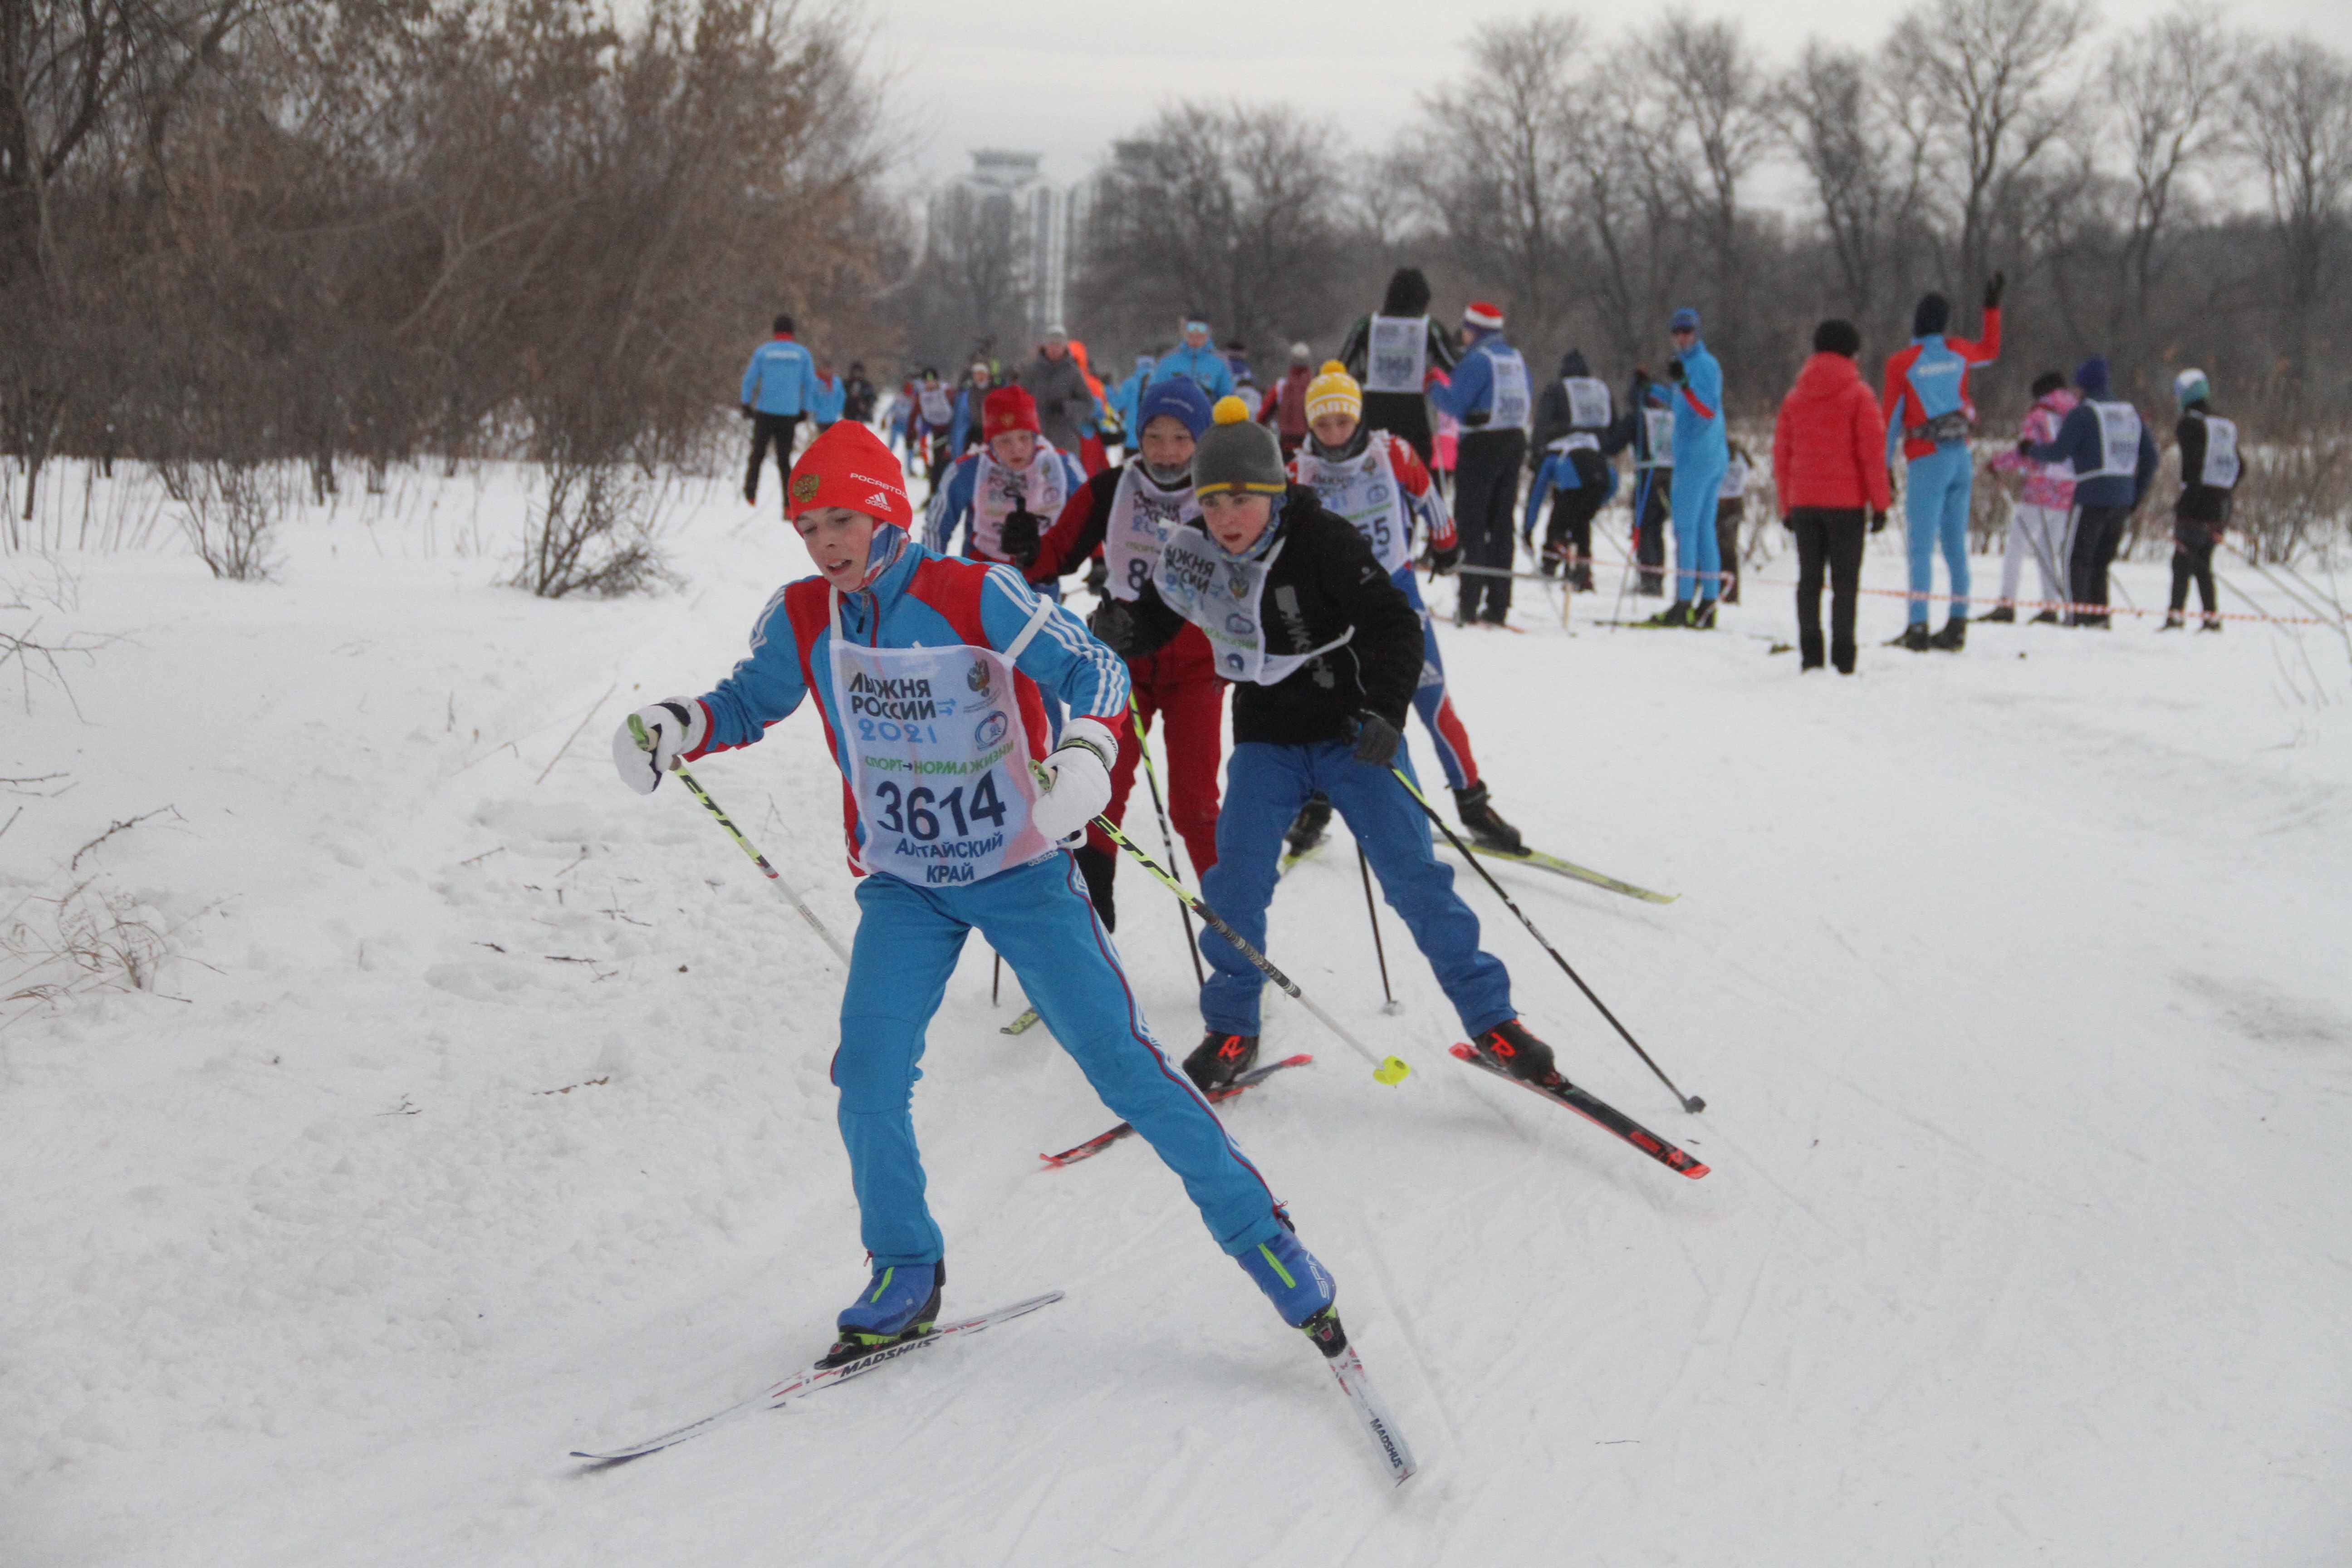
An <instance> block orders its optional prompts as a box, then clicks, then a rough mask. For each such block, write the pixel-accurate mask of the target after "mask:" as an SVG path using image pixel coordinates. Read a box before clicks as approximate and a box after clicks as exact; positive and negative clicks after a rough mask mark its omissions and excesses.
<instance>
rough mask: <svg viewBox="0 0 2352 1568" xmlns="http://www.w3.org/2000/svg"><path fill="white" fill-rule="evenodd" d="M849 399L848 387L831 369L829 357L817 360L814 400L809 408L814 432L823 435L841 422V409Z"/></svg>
mask: <svg viewBox="0 0 2352 1568" xmlns="http://www.w3.org/2000/svg"><path fill="white" fill-rule="evenodd" d="M848 401H849V387H848V385H847V384H845V382H843V380H842V379H841V377H839V376H838V375H835V374H834V371H833V362H832V361H831V360H829V359H824V360H819V361H817V365H816V402H815V403H814V404H813V405H811V406H810V408H809V414H810V416H811V417H812V418H813V419H814V421H815V423H816V433H817V434H818V435H820V436H822V435H824V433H825V432H826V431H827V430H830V429H832V428H833V427H834V426H835V425H837V424H839V423H840V422H841V415H842V409H843V408H844V407H845V405H847V403H848Z"/></svg>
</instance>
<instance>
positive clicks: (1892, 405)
mask: <svg viewBox="0 0 2352 1568" xmlns="http://www.w3.org/2000/svg"><path fill="white" fill-rule="evenodd" d="M2005 281H2006V279H2004V278H2003V276H2002V275H2001V274H2000V273H1999V272H1996V273H1994V274H1993V275H1992V281H1991V282H1990V283H1988V284H1986V285H1985V291H1984V329H1983V330H1984V341H1983V342H1969V340H1968V339H1966V338H1955V337H1948V336H1947V335H1946V334H1945V331H1944V328H1945V327H1946V325H1948V323H1949V322H1950V321H1951V316H1952V305H1951V301H1950V300H1947V299H1945V298H1944V297H1943V296H1942V295H1941V294H1933V293H1931V294H1925V295H1922V296H1921V297H1920V300H1919V304H1918V308H1917V309H1916V310H1913V311H1912V312H1911V342H1910V346H1908V347H1907V348H1904V349H1901V350H1898V351H1897V352H1896V353H1895V354H1894V356H1893V357H1891V358H1890V359H1888V360H1887V362H1886V393H1885V396H1884V397H1883V398H1882V399H1881V400H1880V401H1881V404H1882V405H1884V406H1885V410H1886V461H1887V466H1888V467H1890V468H1891V467H1893V466H1894V463H1895V448H1896V447H1898V446H1900V447H1901V448H1902V450H1903V456H1904V458H1905V459H1906V468H1905V471H1904V476H1903V530H1904V533H1903V542H1904V549H1905V552H1906V554H1907V555H1908V557H1909V559H1910V567H1911V610H1910V619H1909V622H1908V623H1907V625H1906V627H1905V629H1904V633H1903V646H1904V647H1907V648H1909V649H1911V650H1912V651H1913V652H1914V653H1924V652H1926V651H1927V649H1928V648H1930V647H1938V648H1943V649H1945V650H1947V651H1948V652H1953V653H1957V652H1958V651H1959V650H1960V649H1961V648H1962V647H1966V646H1967V644H1968V640H1969V491H1970V489H1971V487H1972V482H1973V479H1974V476H1975V473H1976V458H1975V457H1974V456H1973V455H1972V454H1971V453H1970V452H1969V426H1970V425H1972V424H1974V423H1975V421H1976V405H1975V404H1973V403H1971V402H1969V366H1970V365H1977V364H1990V363H1992V362H1993V361H1994V360H1996V359H1998V358H2000V293H2001V287H2002V284H2003V283H2004V282H2005ZM1938 548H1940V549H1941V550H1942V551H1943V552H1944V572H1945V574H1946V575H1947V576H1948V577H1949V578H1950V579H1951V582H1952V613H1951V617H1950V618H1949V619H1948V620H1947V621H1946V622H1945V623H1944V629H1943V630H1942V631H1939V632H1937V634H1936V635H1935V636H1934V637H1929V636H1928V635H1927V595H1928V594H1929V593H1930V592H1932V591H1933V590H1934V588H1935V586H1936V552H1937V549H1938Z"/></svg>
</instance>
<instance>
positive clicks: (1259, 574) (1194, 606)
mask: <svg viewBox="0 0 2352 1568" xmlns="http://www.w3.org/2000/svg"><path fill="white" fill-rule="evenodd" d="M1286 542H1287V541H1286V540H1276V542H1275V545H1274V548H1273V549H1271V550H1269V551H1267V552H1265V557H1264V558H1263V559H1261V560H1257V561H1239V560H1235V559H1234V557H1233V556H1230V555H1228V554H1226V553H1225V552H1223V550H1220V549H1219V548H1217V542H1216V541H1214V540H1213V539H1211V538H1210V537H1209V536H1208V535H1207V534H1205V533H1203V532H1202V531H1201V530H1199V529H1197V528H1179V529H1176V530H1174V531H1171V533H1170V534H1169V535H1168V540H1167V542H1166V543H1164V544H1162V545H1161V546H1160V564H1159V565H1158V566H1157V567H1156V568H1154V569H1153V571H1152V574H1151V583H1152V586H1154V587H1155V588H1157V589H1159V590H1160V598H1161V600H1163V601H1164V602H1165V603H1166V604H1167V605H1168V607H1169V608H1170V609H1172V610H1174V611H1175V612H1176V613H1177V614H1178V615H1180V616H1183V617H1184V618H1185V619H1186V620H1188V621H1190V622H1192V624H1193V625H1194V626H1198V627H1200V628H1201V635H1202V637H1207V638H1208V639H1209V647H1210V649H1211V651H1212V652H1213V653H1214V654H1215V655H1216V658H1217V673H1218V674H1219V675H1221V676H1223V677H1224V678H1225V679H1227V680H1234V681H1245V682H1250V683H1253V684H1255V685H1258V686H1273V685H1276V684H1277V683H1279V682H1280V681H1282V680H1284V679H1287V678H1288V677H1289V676H1290V675H1291V674H1292V673H1293V672H1294V671H1296V670H1297V669H1299V668H1301V667H1303V666H1304V665H1306V664H1307V661H1309V660H1310V659H1315V658H1321V657H1322V656H1323V655H1324V654H1327V653H1329V652H1330V651H1332V650H1333V649H1334V648H1337V647H1343V646H1344V645H1345V644H1346V643H1347V642H1348V641H1349V638H1351V637H1354V636H1355V635H1356V628H1355V627H1353V626H1349V628H1348V629H1347V630H1346V631H1345V632H1343V633H1341V634H1340V635H1339V637H1335V638H1333V639H1332V640H1331V641H1329V642H1327V643H1325V644H1323V645H1322V646H1321V647H1314V648H1309V649H1307V651H1306V652H1305V653H1268V652H1266V649H1265V620H1264V618H1263V616H1262V615H1261V613H1260V605H1259V603H1258V601H1259V600H1260V599H1261V598H1263V597H1264V596H1265V580H1266V577H1267V576H1268V575H1269V574H1271V573H1272V572H1273V570H1274V563H1275V561H1276V559H1277V558H1278V557H1279V556H1280V555H1281V554H1282V547H1283V545H1284V544H1285V543H1286ZM1287 591H1288V590H1285V592H1287Z"/></svg>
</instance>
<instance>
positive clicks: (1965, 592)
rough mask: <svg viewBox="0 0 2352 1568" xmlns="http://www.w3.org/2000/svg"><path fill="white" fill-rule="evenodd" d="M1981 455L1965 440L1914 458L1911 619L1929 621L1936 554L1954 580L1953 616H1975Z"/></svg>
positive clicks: (1909, 523) (1908, 548) (1906, 510)
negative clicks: (1972, 538) (1974, 493)
mask: <svg viewBox="0 0 2352 1568" xmlns="http://www.w3.org/2000/svg"><path fill="white" fill-rule="evenodd" d="M1975 465H1976V458H1975V455H1974V454H1972V453H1971V452H1970V451H1969V446H1968V443H1967V442H1965V441H1948V442H1946V443H1945V444H1944V445H1942V446H1940V447H1937V448H1936V449H1935V450H1934V451H1932V452H1930V453H1928V454H1927V456H1926V457H1924V458H1912V459H1911V466H1910V467H1909V468H1908V469H1906V471H1905V474H1904V479H1903V545H1904V553H1905V554H1906V556H1907V557H1908V558H1909V561H1910V566H1911V593H1912V595H1913V597H1912V600H1911V619H1912V621H1913V623H1914V624H1917V623H1921V622H1924V621H1926V620H1927V598H1926V595H1927V594H1929V593H1932V592H1933V591H1934V590H1935V586H1936V551H1937V547H1938V546H1940V547H1941V548H1942V550H1943V552H1944V569H1945V570H1946V571H1947V572H1948V573H1950V574H1951V578H1952V614H1953V615H1954V616H1958V618H1960V619H1961V620H1966V619H1968V616H1969V490H1970V489H1971V485H1972V476H1973V474H1974V472H1975Z"/></svg>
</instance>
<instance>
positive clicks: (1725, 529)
mask: <svg viewBox="0 0 2352 1568" xmlns="http://www.w3.org/2000/svg"><path fill="white" fill-rule="evenodd" d="M1730 451H1731V456H1730V458H1729V459H1728V460H1727V462H1725V464H1724V465H1723V483H1722V484H1720V485H1718V486H1717V487H1716V492H1715V552H1716V558H1717V560H1718V561H1719V562H1720V563H1721V565H1720V567H1719V568H1718V569H1719V570H1720V571H1721V572H1722V573H1723V602H1724V603H1725V604H1727V605H1736V604H1738V603H1739V523H1740V520H1741V519H1742V518H1744V517H1745V516H1747V513H1748V478H1749V475H1750V473H1751V471H1752V470H1753V468H1755V459H1753V458H1750V457H1749V456H1748V448H1747V447H1743V446H1741V445H1740V444H1739V443H1738V442H1737V441H1734V442H1732V443H1731V444H1730Z"/></svg>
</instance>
